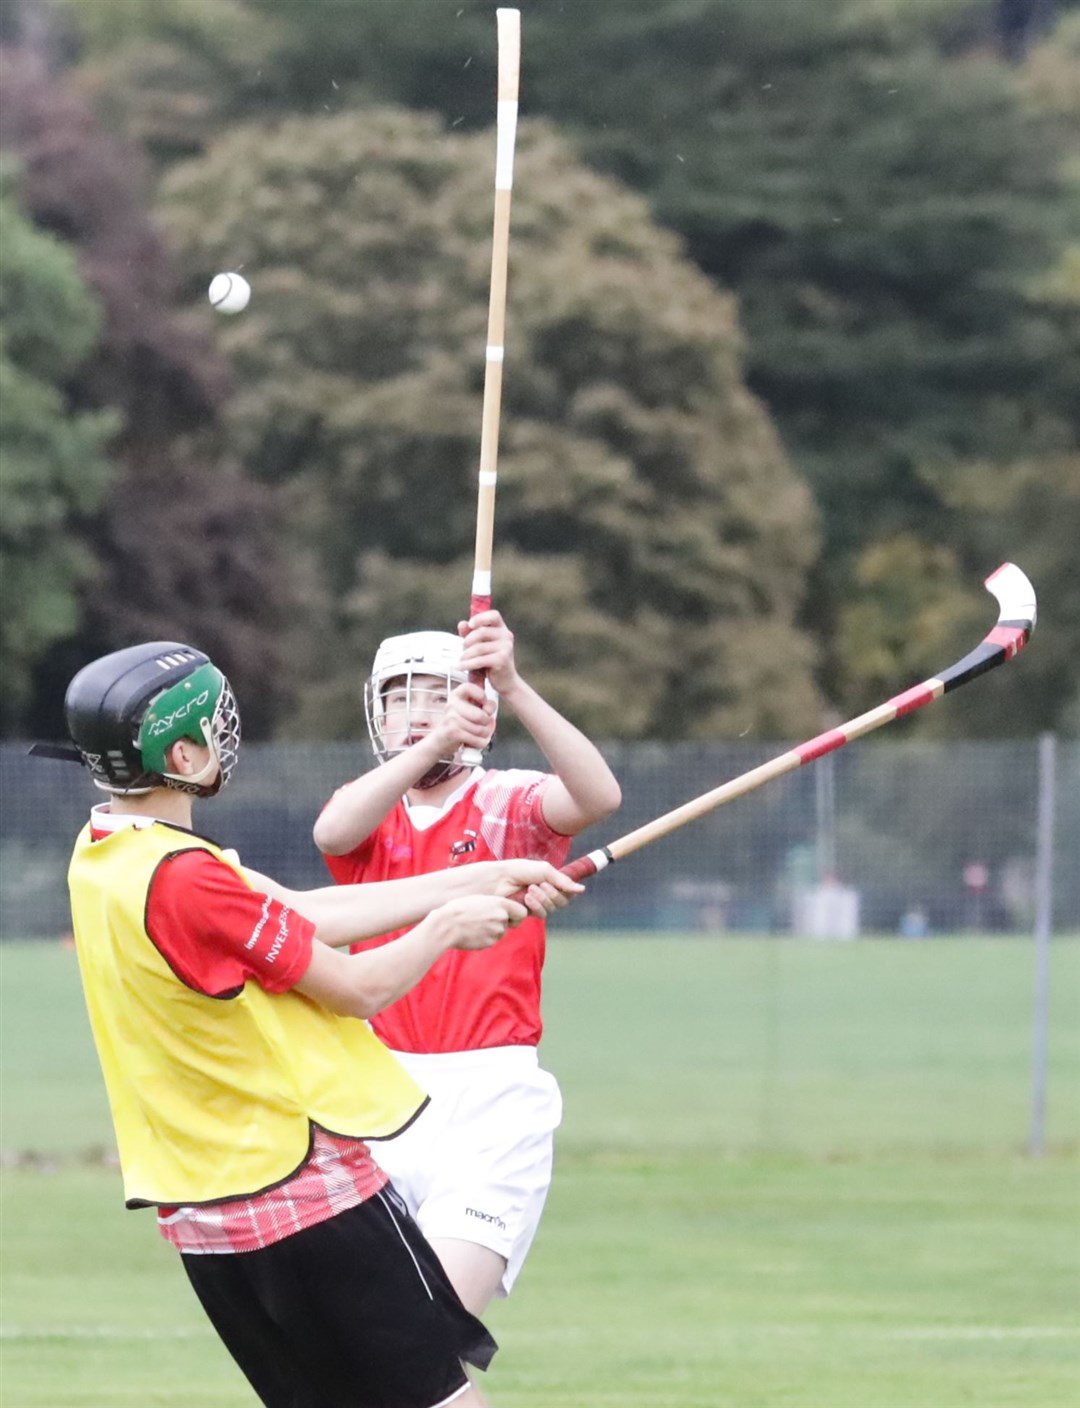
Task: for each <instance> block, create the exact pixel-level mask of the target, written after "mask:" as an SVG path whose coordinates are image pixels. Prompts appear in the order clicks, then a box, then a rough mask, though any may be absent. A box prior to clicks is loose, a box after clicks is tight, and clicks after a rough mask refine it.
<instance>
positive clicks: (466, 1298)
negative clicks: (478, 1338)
mask: <svg viewBox="0 0 1080 1408" xmlns="http://www.w3.org/2000/svg"><path fill="white" fill-rule="evenodd" d="M428 1240H429V1241H430V1242H431V1246H432V1249H433V1250H434V1252H435V1255H436V1256H437V1257H438V1258H439V1260H440V1261H441V1262H442V1264H443V1270H444V1271H445V1272H446V1274H447V1276H449V1278H450V1284H451V1285H452V1286H453V1288H454V1290H455V1291H457V1293H458V1295H459V1296H460V1297H461V1303H462V1305H464V1307H465V1309H466V1310H471V1311H472V1313H473V1314H474V1315H483V1313H484V1311H485V1310H486V1309H487V1308H488V1305H489V1304H490V1302H491V1300H492V1298H493V1297H494V1296H495V1295H496V1294H497V1293H498V1292H499V1290H500V1288H501V1287H502V1283H503V1278H504V1277H505V1275H506V1257H504V1256H500V1255H499V1253H498V1252H496V1251H493V1250H492V1249H491V1248H490V1247H484V1246H481V1245H480V1244H479V1243H477V1242H464V1241H461V1240H460V1239H459V1238H457V1237H430V1238H429V1239H428Z"/></svg>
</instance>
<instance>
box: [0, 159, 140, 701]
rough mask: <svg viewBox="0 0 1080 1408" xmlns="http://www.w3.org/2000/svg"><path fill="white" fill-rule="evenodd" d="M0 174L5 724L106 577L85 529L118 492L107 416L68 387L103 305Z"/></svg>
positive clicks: (0, 618)
mask: <svg viewBox="0 0 1080 1408" xmlns="http://www.w3.org/2000/svg"><path fill="white" fill-rule="evenodd" d="M11 186H12V182H11V180H10V177H7V176H3V175H0V241H2V243H3V250H4V266H3V279H2V280H0V439H2V441H3V447H4V449H3V471H2V474H0V596H2V598H3V601H4V609H3V612H0V650H2V651H3V656H4V690H3V695H2V701H3V702H2V704H0V725H2V726H4V727H8V726H10V725H11V723H12V722H13V721H15V720H17V719H20V718H21V717H23V716H24V715H25V714H26V712H27V711H28V706H29V704H30V701H31V699H32V695H33V688H32V676H33V668H34V664H35V662H36V661H37V659H38V658H39V657H40V655H41V653H42V652H43V651H44V650H46V649H48V648H49V647H50V646H51V645H53V644H54V643H55V642H56V641H58V640H62V639H64V638H65V637H67V636H69V635H70V634H71V633H72V632H73V631H74V629H75V627H76V625H77V623H78V617H79V606H78V591H79V588H80V587H81V586H83V585H84V584H86V583H89V582H92V581H94V580H95V578H96V575H97V574H96V564H95V561H94V558H93V555H92V553H91V552H90V551H89V549H88V547H87V544H86V541H85V537H84V532H85V529H86V526H87V523H88V521H89V519H90V516H91V515H92V513H93V512H94V510H95V509H96V508H97V507H98V505H99V504H100V503H101V501H102V499H103V497H104V495H105V494H106V492H107V491H108V488H109V483H110V480H111V478H112V466H111V465H110V463H109V461H108V458H107V455H106V444H107V441H108V439H109V437H110V435H111V434H113V433H114V432H115V431H116V429H117V425H118V421H117V418H116V417H115V416H113V415H110V414H109V413H108V412H103V411H98V412H92V411H75V410H74V409H73V408H72V406H71V402H70V399H69V396H68V392H67V385H68V383H69V381H70V379H71V378H72V376H73V375H74V374H75V373H76V372H77V371H78V369H79V368H80V366H82V365H83V363H84V362H85V360H86V357H87V356H88V354H89V353H90V351H91V349H92V348H93V346H94V344H95V342H96V340H97V337H98V332H99V329H100V326H101V310H100V307H99V305H98V303H97V301H96V300H95V299H94V297H93V296H92V295H91V294H90V292H89V291H88V290H87V288H86V286H85V284H84V283H83V281H82V279H81V278H80V277H79V273H78V270H77V268H76V264H75V259H74V256H73V254H72V251H71V250H70V249H69V248H67V247H66V246H64V245H62V244H61V243H60V241H59V240H56V239H54V238H53V237H51V236H49V235H47V234H44V233H43V232H42V231H40V230H36V229H35V228H34V227H33V225H31V224H30V222H29V221H28V220H27V219H26V217H25V215H23V213H22V212H21V211H20V210H19V208H18V205H17V203H16V200H15V196H14V193H13V191H12V189H11Z"/></svg>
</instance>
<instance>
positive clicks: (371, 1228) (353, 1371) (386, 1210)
mask: <svg viewBox="0 0 1080 1408" xmlns="http://www.w3.org/2000/svg"><path fill="white" fill-rule="evenodd" d="M183 1262H184V1269H185V1270H186V1271H187V1274H188V1279H189V1280H190V1282H191V1284H192V1286H193V1287H194V1288H195V1294H196V1295H197V1296H198V1297H199V1300H200V1301H201V1302H202V1306H203V1309H204V1310H205V1311H206V1313H207V1315H208V1316H209V1317H210V1320H211V1322H212V1323H213V1326H214V1329H215V1330H216V1331H217V1332H218V1334H219V1335H220V1336H221V1339H222V1340H223V1341H224V1343H225V1346H226V1348H227V1349H228V1350H229V1352H230V1354H231V1355H232V1356H233V1358H234V1359H235V1360H236V1362H237V1364H239V1366H240V1368H241V1369H242V1370H243V1371H244V1373H245V1374H246V1375H247V1378H248V1381H249V1383H250V1384H251V1386H252V1388H254V1390H255V1392H256V1393H257V1394H258V1396H259V1398H260V1399H261V1400H262V1402H263V1403H264V1404H266V1405H267V1408H434V1405H436V1404H441V1403H445V1402H446V1400H447V1399H448V1398H451V1397H452V1396H453V1395H454V1394H456V1393H458V1392H460V1390H461V1389H463V1388H464V1386H465V1385H466V1383H467V1382H468V1379H467V1377H466V1374H465V1370H464V1369H463V1367H462V1361H464V1362H465V1363H467V1364H473V1365H475V1366H476V1367H477V1368H479V1369H486V1368H487V1366H488V1364H489V1363H490V1361H491V1357H492V1355H493V1354H494V1353H495V1348H496V1346H495V1341H494V1340H493V1339H492V1338H491V1336H490V1335H489V1334H488V1332H487V1330H486V1329H485V1328H484V1326H483V1325H482V1324H481V1323H480V1321H479V1320H478V1319H477V1318H476V1317H475V1316H474V1315H471V1314H470V1313H469V1312H468V1311H467V1310H466V1309H465V1307H464V1306H463V1305H462V1303H461V1301H460V1300H459V1299H458V1296H457V1293H456V1292H455V1290H454V1288H453V1286H451V1284H450V1282H449V1280H448V1279H447V1276H446V1272H445V1271H444V1270H443V1269H442V1265H441V1263H440V1261H439V1259H438V1257H437V1256H436V1255H435V1253H434V1252H433V1251H432V1249H431V1247H430V1246H429V1244H428V1242H427V1241H426V1240H425V1238H424V1235H423V1233H422V1232H421V1231H420V1229H419V1228H418V1227H417V1225H416V1223H415V1222H414V1221H413V1220H412V1218H411V1217H410V1216H409V1214H408V1212H407V1211H406V1209H405V1205H404V1203H403V1202H402V1201H401V1199H400V1198H399V1197H398V1195H397V1193H396V1192H395V1191H394V1189H393V1188H392V1187H391V1186H390V1185H389V1184H388V1185H387V1186H386V1187H385V1188H383V1189H382V1191H381V1192H379V1193H377V1194H376V1195H375V1196H374V1197H373V1198H369V1199H368V1200H367V1201H366V1202H364V1203H360V1204H359V1205H358V1206H357V1207H354V1208H350V1209H349V1210H348V1211H347V1212H343V1213H338V1215H337V1216H336V1217H332V1218H329V1219H328V1220H327V1221H326V1222H320V1223H318V1224H317V1225H316V1226H315V1227H309V1228H308V1229H307V1230H306V1231H304V1232H296V1233H294V1234H293V1235H292V1236H291V1237H286V1238H285V1239H284V1240H283V1241H281V1242H275V1243H274V1244H273V1245H272V1246H269V1247H263V1248H262V1249H260V1250H259V1251H254V1252H237V1253H235V1254H226V1255H214V1254H212V1255H204V1256H198V1255H191V1254H185V1255H184V1256H183Z"/></svg>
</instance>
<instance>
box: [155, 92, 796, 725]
mask: <svg viewBox="0 0 1080 1408" xmlns="http://www.w3.org/2000/svg"><path fill="white" fill-rule="evenodd" d="M492 157H493V152H492V144H491V142H490V140H489V138H488V136H487V134H484V135H482V136H464V135H460V134H454V133H450V132H447V131H445V130H444V129H443V128H442V127H441V125H440V124H439V123H438V122H437V120H435V119H433V118H430V117H424V116H421V115H418V114H414V113H409V112H406V111H403V110H400V109H369V110H366V111H362V112H358V113H351V114H342V115H339V116H335V117H324V118H308V119H293V120H290V121H287V122H283V123H280V124H279V125H277V126H276V127H274V128H267V127H264V126H259V125H252V126H249V127H246V128H236V129H233V130H231V131H229V132H228V133H227V134H226V135H225V136H223V137H222V138H221V140H220V141H218V142H217V143H215V144H214V146H213V147H212V148H211V150H210V151H209V153H208V154H207V156H206V157H205V158H204V159H203V160H201V161H198V162H192V163H189V164H186V165H183V166H180V167H177V168H174V169H173V170H172V171H171V172H170V173H169V174H168V176H167V177H166V179H165V181H164V183H163V187H162V211H163V217H164V218H165V219H166V221H167V224H168V229H169V231H170V234H171V237H172V240H173V242H174V244H175V247H176V249H177V251H178V253H179V256H180V258H181V260H182V262H183V266H184V268H185V269H186V270H187V271H188V275H189V288H188V291H189V292H190V293H191V295H192V296H193V297H194V296H195V294H196V292H197V291H201V287H202V286H203V281H204V280H205V276H206V271H207V270H210V269H214V268H218V267H233V268H237V267H242V268H243V269H244V271H245V273H246V274H247V275H248V277H250V278H251V279H252V281H253V284H254V287H255V291H256V292H255V298H254V300H253V303H252V305H251V308H250V309H249V310H248V312H247V313H245V315H244V316H243V318H242V319H237V320H235V321H234V322H230V323H223V324H222V325H221V326H222V331H221V346H222V348H223V350H224V351H225V352H226V353H227V354H228V356H229V357H230V360H231V362H232V365H233V367H234V368H235V371H236V376H237V383H238V386H237V394H236V396H235V398H234V400H233V401H232V402H231V404H230V407H229V410H228V426H229V432H230V436H231V441H232V443H233V445H234V446H235V447H236V449H237V452H238V453H239V454H240V456H241V457H242V458H243V460H244V462H245V463H246V464H248V465H250V466H252V467H253V469H254V470H255V472H256V473H257V474H258V475H259V476H260V477H261V478H262V479H263V480H264V481H265V482H266V483H268V484H272V485H274V486H276V492H277V494H278V497H279V501H280V502H281V503H283V504H284V505H286V506H287V510H286V511H287V516H288V518H289V521H290V523H291V525H292V534H293V538H294V542H295V545H296V550H297V551H299V552H301V553H302V554H303V555H304V557H305V560H306V563H307V580H309V581H310V583H311V585H312V591H313V593H314V595H313V596H312V597H311V598H310V599H309V600H308V601H307V602H306V603H304V604H303V605H302V606H301V608H300V612H301V614H300V616H299V624H300V628H301V629H300V631H299V632H298V636H300V635H302V637H303V639H302V640H300V639H298V641H297V647H296V648H297V649H298V650H300V649H306V650H307V651H309V653H310V654H309V658H310V666H309V670H308V675H309V679H310V681H311V683H310V684H309V685H308V687H307V688H306V690H305V699H306V704H305V707H304V709H303V710H302V712H301V714H300V715H299V717H298V719H297V723H296V727H297V728H302V729H303V731H304V732H305V733H309V734H310V733H315V732H317V731H318V730H319V728H320V724H321V722H322V721H324V720H326V719H330V720H332V721H333V722H332V726H333V727H334V728H335V729H337V730H338V731H341V732H351V731H353V730H354V729H355V715H356V691H357V685H358V681H359V679H360V678H361V676H362V674H363V672H364V670H365V668H366V662H367V661H368V659H369V658H370V656H371V654H372V653H373V651H374V647H375V645H376V643H377V641H378V639H379V638H380V637H381V636H382V635H384V634H387V633H389V632H390V631H393V630H396V629H403V628H415V627H416V626H418V625H419V624H422V623H423V622H425V621H429V622H431V623H432V624H439V625H443V626H452V625H453V623H454V622H455V621H456V620H457V619H458V618H459V617H460V615H461V614H462V610H463V608H464V606H465V604H466V602H467V597H468V583H469V580H470V571H469V564H470V561H471V550H472V538H473V526H474V517H475V460H476V453H477V441H478V432H479V425H480V404H481V384H482V349H483V346H484V324H485V318H486V312H487V294H488V280H489V275H490V220H491V184H490V183H491V163H492ZM510 279H511V298H510V315H509V325H508V335H507V342H508V359H507V366H506V381H505V387H504V405H503V411H504V416H503V435H502V445H501V455H500V487H499V505H498V514H499V530H498V534H497V550H496V564H495V580H496V583H497V598H498V600H499V602H500V604H501V606H502V607H503V608H504V609H505V611H506V614H507V617H508V619H509V620H510V621H511V623H512V624H513V625H514V626H515V629H516V630H517V631H518V634H519V640H520V643H521V649H522V658H523V664H524V666H525V668H526V669H527V670H528V671H529V672H531V673H532V675H533V677H534V678H535V679H536V680H537V683H538V684H540V685H541V687H542V688H544V689H545V690H546V692H547V694H548V697H550V698H551V699H552V700H553V702H555V703H556V704H557V705H559V706H561V707H564V708H566V709H567V710H568V711H569V712H570V713H571V714H572V716H573V717H574V718H575V720H577V721H578V722H580V723H581V724H582V726H584V727H586V728H588V729H590V730H592V731H593V732H596V733H598V734H601V735H603V734H609V735H615V734H621V735H624V736H648V735H654V736H664V737H674V736H678V735H680V734H692V735H694V734H697V735H705V734H711V733H716V732H721V731H725V730H734V731H736V732H746V731H753V732H757V733H762V734H776V733H784V732H787V731H791V730H795V729H798V728H805V727H807V726H810V725H812V723H813V721H814V719H815V717H816V699H815V695H814V691H813V688H812V686H811V682H810V674H809V663H810V651H809V648H808V646H807V643H806V641H805V640H804V639H803V638H802V637H801V635H800V633H799V632H798V630H797V629H796V627H795V626H794V618H795V615H796V613H797V611H798V608H799V604H800V601H801V597H802V592H803V585H804V580H805V573H806V569H807V566H808V564H809V563H810V562H811V561H812V558H813V554H814V551H815V546H816V540H815V529H814V524H813V511H812V507H811V504H810V502H809V498H808V495H807V493H806V491H805V489H804V487H803V486H802V485H801V484H800V482H799V481H798V479H797V478H796V477H795V476H794V475H793V474H792V473H791V470H790V468H789V467H788V465H787V463H786V461H785V459H784V456H783V454H782V452H781V449H780V447H779V444H778V442H777V440H776V437H775V436H774V434H773V433H772V431H771V429H770V427H769V424H768V421H767V419H766V417H765V415H764V414H763V412H762V410H761V407H760V406H759V405H758V404H757V403H756V402H755V401H754V400H753V399H752V398H751V397H750V396H749V395H748V394H747V393H746V390H745V388H744V387H743V385H742V382H741V377H740V356H741V353H742V344H741V339H740V335H739V332H738V329H737V326H736V322H735V317H734V311H733V307H732V303H731V300H730V299H729V298H727V297H725V296H724V295H722V294H719V293H717V292H716V291H715V290H714V289H713V288H712V287H711V286H710V285H709V283H708V282H707V281H706V280H705V279H704V278H703V277H702V276H701V274H700V273H698V272H697V271H696V270H695V269H694V268H693V267H692V265H690V264H689V263H688V262H687V261H686V260H685V259H683V258H681V257H680V254H679V250H678V246H677V243H676V241H675V240H674V238H673V237H671V236H670V235H667V234H664V233H662V232H660V231H658V230H657V229H656V228H655V227H654V226H653V225H652V224H651V223H650V221H649V219H648V216H647V212H646V210H645V208H644V206H643V204H642V202H641V201H640V200H639V199H637V198H635V197H633V196H631V195H628V194H627V193H626V192H624V191H621V190H620V189H619V188H618V187H617V186H615V185H613V184H612V183H611V182H610V181H606V180H603V179H602V178H600V177H597V176H595V175H593V174H591V173H590V172H588V171H586V170H585V169H583V168H582V167H581V166H580V165H579V164H577V163H576V162H575V161H574V159H573V157H572V155H571V153H570V152H569V150H568V149H567V147H566V146H565V144H564V143H563V142H562V141H560V140H559V138H558V137H557V136H556V135H555V133H554V132H553V131H552V130H551V129H550V128H548V127H546V126H543V125H535V124H532V125H527V126H525V127H524V129H523V130H522V131H521V133H520V134H519V152H518V160H517V164H516V172H515V205H514V237H513V241H512V255H511V271H510ZM210 316H211V315H210V314H209V312H208V313H207V317H210ZM312 608H314V610H312ZM323 726H325V725H323Z"/></svg>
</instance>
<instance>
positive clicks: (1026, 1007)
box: [0, 935, 1080, 1408]
mask: <svg viewBox="0 0 1080 1408" xmlns="http://www.w3.org/2000/svg"><path fill="white" fill-rule="evenodd" d="M1031 969H1032V956H1031V952H1030V945H1029V944H1027V943H1024V942H1021V941H1008V940H974V939H971V940H951V941H934V942H927V943H907V944H905V943H901V942H889V943H885V942H869V941H868V942H860V943H857V944H809V943H799V942H792V941H778V940H769V941H765V940H762V941H757V942H754V941H749V940H738V941H735V940H731V941H729V940H722V941H709V940H701V939H681V940H677V939H659V938H641V939H630V938H626V939H615V938H603V939H600V938H583V939H580V938H572V937H570V936H569V935H566V936H563V935H559V936H558V937H557V938H556V939H555V940H554V942H553V944H552V952H551V956H550V959H549V971H548V982H547V999H546V1012H547V1021H548V1031H547V1035H546V1037H545V1057H546V1062H547V1064H548V1065H549V1067H550V1068H551V1069H553V1070H555V1071H556V1073H557V1074H558V1075H559V1077H560V1080H561V1082H562V1086H563V1092H564V1096H565V1099H566V1107H567V1108H566V1118H565V1122H564V1126H563V1130H562V1132H561V1136H560V1142H559V1153H558V1164H557V1173H556V1181H555V1187H554V1189H553V1191H552V1195H551V1199H550V1202H549V1206H548V1212H547V1214H546V1217H545V1222H544V1225H543V1228H542V1230H541V1233H540V1236H539V1238H538V1240H537V1244H536V1246H535V1248H534V1251H533V1254H532V1256H531V1258H530V1262H529V1265H528V1267H527V1269H526V1272H525V1274H524V1276H523V1278H522V1280H521V1282H520V1285H519V1289H518V1291H517V1292H516V1293H515V1295H514V1297H513V1298H512V1299H511V1300H510V1301H509V1302H506V1303H504V1304H500V1305H499V1306H497V1307H496V1309H495V1310H494V1312H493V1313H492V1314H491V1316H490V1317H489V1318H490V1321H491V1324H492V1328H493V1329H494V1330H495V1332H496V1334H497V1336H498V1338H499V1339H500V1341H501V1344H502V1350H501V1352H500V1355H499V1357H498V1359H497V1360H496V1363H495V1366H494V1367H493V1369H492V1372H491V1374H490V1375H489V1376H488V1389H489V1392H490V1395H491V1398H492V1403H493V1408H526V1406H527V1408H541V1405H544V1408H631V1405H633V1408H644V1405H649V1408H676V1405H678V1408H736V1405H738V1408H774V1405H775V1408H856V1405H857V1406H858V1408H911V1405H916V1404H928V1405H932V1408H970V1405H973V1404H977V1405H979V1408H999V1405H1000V1408H1009V1406H1010V1405H1025V1408H1066V1405H1069V1408H1072V1405H1074V1404H1075V1403H1076V1402H1077V1401H1080V1159H1078V1150H1080V944H1078V943H1076V942H1073V941H1069V942H1060V943H1057V944H1056V945H1055V948H1054V953H1053V959H1052V978H1053V994H1054V1005H1053V1019H1052V1032H1051V1055H1052V1068H1051V1081H1050V1104H1049V1112H1048V1124H1047V1133H1048V1140H1049V1144H1048V1150H1047V1154H1046V1156H1045V1157H1043V1158H1041V1159H1030V1158H1028V1157H1026V1156H1025V1154H1024V1144H1025V1139H1026V1134H1027V1122H1028V1094H1029V1066H1030V1008H1031ZM0 1019H2V1027H0V1042H2V1046H0V1054H2V1058H3V1067H2V1069H3V1092H2V1093H3V1131H2V1144H3V1147H4V1149H5V1150H6V1151H7V1153H6V1158H5V1165H6V1166H5V1169H4V1178H3V1184H4V1187H3V1225H2V1234H3V1247H2V1251H3V1267H4V1269H3V1283H2V1289H3V1306H2V1310H3V1340H2V1342H0V1348H2V1351H3V1375H2V1380H0V1384H2V1387H0V1401H2V1403H3V1405H4V1408H118V1405H132V1408H134V1405H147V1406H153V1408H165V1405H168V1408H180V1405H185V1408H188V1405H192V1404H199V1405H206V1408H242V1405H247V1404H250V1403H251V1402H252V1401H253V1400H252V1397H251V1395H250V1392H249V1391H248V1389H247V1388H246V1386H245V1384H244V1383H243V1381H242V1380H241V1379H240V1377H239V1375H238V1374H237V1372H236V1371H235V1369H234V1368H233V1366H232V1364H231V1362H230V1361H229V1360H228V1358H227V1356H226V1355H225V1353H224V1351H223V1350H222V1349H221V1348H220V1346H219V1345H218V1343H217V1341H216V1339H215V1338H214V1336H213V1335H212V1333H211V1332H210V1331H209V1330H208V1329H207V1328H206V1327H205V1325H204V1322H203V1321H202V1318H201V1312H200V1310H199V1309H198V1307H197V1305H196V1304H195V1302H194V1299H193V1297H192V1296H191V1294H190V1292H189V1291H188V1290H187V1287H186V1283H185V1281H184V1278H183V1275H182V1273H181V1272H180V1270H179V1268H178V1266H177V1265H176V1264H175V1254H174V1253H173V1252H172V1251H171V1249H170V1248H168V1247H167V1246H166V1245H165V1243H164V1242H163V1241H161V1239H160V1238H159V1237H158V1236H157V1233H156V1231H155V1229H154V1227H153V1223H152V1218H151V1215H150V1214H147V1213H140V1214H132V1213H125V1212H124V1211H123V1208H122V1202H121V1197H120V1184H119V1175H118V1174H117V1173H116V1172H115V1170H113V1169H110V1168H107V1167H102V1151H104V1150H108V1149H109V1147H110V1139H109V1132H108V1121H107V1114H106V1111H105V1106H104V1100H103V1096H102V1093H101V1090H100V1085H99V1080H98V1076H97V1071H96V1066H95V1063H94V1058H93V1053H92V1050H91V1047H90V1044H89V1037H88V1033H87V1028H86V1021H85V1017H84V1016H83V1013H82V1009H81V999H80V997H79V993H78V979H77V973H76V970H75V961H74V955H73V954H72V953H71V952H70V951H68V950H65V949H62V948H60V947H59V946H58V945H16V944H5V945H0Z"/></svg>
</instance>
